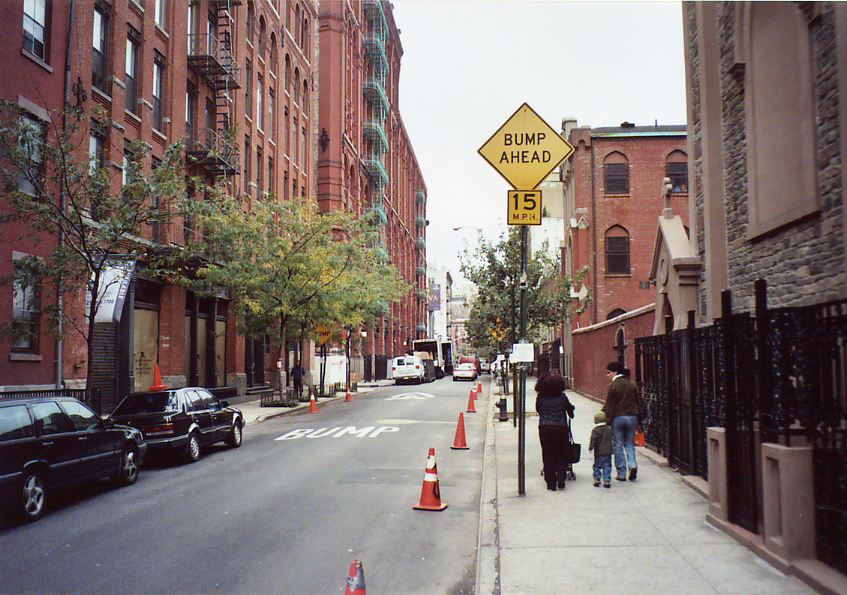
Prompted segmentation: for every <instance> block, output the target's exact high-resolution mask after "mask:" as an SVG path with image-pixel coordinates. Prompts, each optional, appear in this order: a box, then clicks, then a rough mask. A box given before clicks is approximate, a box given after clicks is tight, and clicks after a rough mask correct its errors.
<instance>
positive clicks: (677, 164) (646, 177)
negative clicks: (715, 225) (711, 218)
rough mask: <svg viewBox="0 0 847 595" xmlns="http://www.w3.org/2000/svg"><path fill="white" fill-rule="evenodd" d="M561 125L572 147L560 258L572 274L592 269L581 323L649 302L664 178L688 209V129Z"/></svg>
mask: <svg viewBox="0 0 847 595" xmlns="http://www.w3.org/2000/svg"><path fill="white" fill-rule="evenodd" d="M566 124H567V126H566V128H565V131H566V134H568V139H569V141H570V143H571V144H572V145H573V146H574V148H575V149H576V150H575V152H574V155H573V156H572V157H571V159H570V161H569V162H568V163H566V164H564V165H563V168H562V179H563V181H564V189H563V190H564V200H565V218H566V219H565V220H566V225H567V227H568V228H569V229H568V230H567V231H569V233H568V237H567V239H566V254H565V257H564V260H563V262H565V263H566V264H567V266H569V272H570V274H572V275H573V274H575V273H576V272H577V271H579V270H580V269H582V268H583V267H585V266H588V267H589V272H588V275H587V276H586V277H585V279H584V284H585V285H587V286H588V288H589V289H590V291H591V294H592V297H593V302H592V303H591V304H590V305H589V307H588V309H587V310H586V311H585V312H584V313H582V314H581V315H576V316H574V319H573V328H579V327H583V326H587V325H590V324H595V323H598V322H602V321H604V320H608V319H610V318H614V317H615V316H618V315H620V314H623V313H625V312H629V311H631V310H634V309H636V308H639V307H641V306H644V305H646V304H649V303H651V302H652V301H653V291H652V286H651V283H650V268H651V264H652V258H653V247H654V243H655V241H656V220H657V218H658V216H659V215H661V213H662V209H663V206H664V205H663V200H662V194H661V191H662V179H663V178H665V177H670V178H671V179H672V180H673V184H674V192H673V194H672V204H673V205H674V206H675V207H676V211H677V212H685V213H687V205H688V178H687V161H688V155H687V146H686V129H685V126H635V125H634V124H629V123H626V122H624V123H623V124H621V126H618V127H610V128H590V127H576V126H572V124H575V123H574V122H573V121H572V120H567V121H566ZM686 221H687V218H686ZM576 289H579V288H576Z"/></svg>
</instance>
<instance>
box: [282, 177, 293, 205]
mask: <svg viewBox="0 0 847 595" xmlns="http://www.w3.org/2000/svg"><path fill="white" fill-rule="evenodd" d="M290 185H291V184H289V183H288V172H285V175H284V176H283V177H282V200H288V187H289V186H290Z"/></svg>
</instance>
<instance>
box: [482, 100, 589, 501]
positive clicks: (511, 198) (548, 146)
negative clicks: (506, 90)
mask: <svg viewBox="0 0 847 595" xmlns="http://www.w3.org/2000/svg"><path fill="white" fill-rule="evenodd" d="M478 152H479V154H480V155H481V156H482V158H483V159H485V160H486V161H488V163H490V164H491V166H492V167H493V168H494V169H496V170H497V171H498V172H499V173H500V175H501V176H503V178H504V179H505V180H506V181H507V182H508V183H509V184H510V185H511V186H512V190H510V191H509V193H508V200H507V203H508V205H507V206H508V210H507V222H508V224H509V225H520V226H521V229H520V233H521V277H520V288H521V298H520V299H521V302H520V343H521V344H526V261H527V244H528V243H529V240H528V235H529V227H527V226H529V225H541V213H542V207H541V191H540V190H536V187H537V186H538V185H539V184H540V183H541V182H543V181H544V178H546V177H547V175H548V174H549V173H550V172H551V171H553V170H554V169H555V168H556V167H558V165H559V164H560V163H561V162H562V161H564V160H565V159H567V158H568V157H570V156H571V155H572V154H573V152H574V148H573V146H572V145H571V144H570V143H569V142H568V141H567V140H565V139H564V138H562V137H561V136H560V135H559V134H558V133H557V132H556V131H555V130H553V129H552V128H551V127H550V126H549V125H548V124H547V123H546V122H545V121H544V120H542V119H541V117H540V116H539V115H538V114H537V113H535V111H534V110H533V109H532V108H531V107H529V105H527V104H526V103H524V104H523V105H521V106H520V107H519V108H518V110H517V111H516V112H515V113H514V114H512V116H511V117H510V118H509V119H508V120H506V122H505V123H504V124H503V125H502V126H501V127H500V128H498V129H497V132H495V133H494V134H493V135H492V136H491V138H489V139H488V140H487V141H486V142H485V144H484V145H482V147H480V149H479V151H478ZM525 349H526V346H524V350H525ZM512 361H516V359H515V358H513V360H512ZM519 361H520V363H519V364H518V367H519V369H520V386H519V392H518V391H516V392H518V395H516V396H517V407H516V417H517V422H518V423H517V425H518V495H520V496H523V495H524V494H525V489H524V483H525V482H524V478H525V476H526V469H525V461H526V456H525V455H526V446H525V445H526V363H527V362H532V358H529V359H526V356H524V357H522V358H520V359H519Z"/></svg>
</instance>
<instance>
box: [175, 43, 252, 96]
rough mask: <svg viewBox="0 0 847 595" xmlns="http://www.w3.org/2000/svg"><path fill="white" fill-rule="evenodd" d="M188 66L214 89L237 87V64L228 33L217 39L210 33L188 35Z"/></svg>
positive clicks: (238, 85)
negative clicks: (221, 38)
mask: <svg viewBox="0 0 847 595" xmlns="http://www.w3.org/2000/svg"><path fill="white" fill-rule="evenodd" d="M188 66H189V68H191V69H192V70H193V71H194V72H196V73H197V74H199V75H200V76H202V77H203V78H205V79H206V82H208V83H209V85H210V86H211V87H213V88H215V89H238V88H239V87H240V86H241V85H240V84H239V82H238V73H239V66H238V62H237V61H236V60H235V56H234V54H233V53H232V43H231V42H230V40H229V34H226V35H225V37H224V39H223V40H219V39H218V38H217V37H215V36H214V35H212V34H211V33H190V34H189V35H188Z"/></svg>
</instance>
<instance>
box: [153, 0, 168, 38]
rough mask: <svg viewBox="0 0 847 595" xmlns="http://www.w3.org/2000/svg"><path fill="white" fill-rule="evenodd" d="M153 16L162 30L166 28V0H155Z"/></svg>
mask: <svg viewBox="0 0 847 595" xmlns="http://www.w3.org/2000/svg"><path fill="white" fill-rule="evenodd" d="M153 18H154V20H155V21H156V25H158V26H159V29H161V30H162V31H164V30H165V0H155V3H154V6H153Z"/></svg>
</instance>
